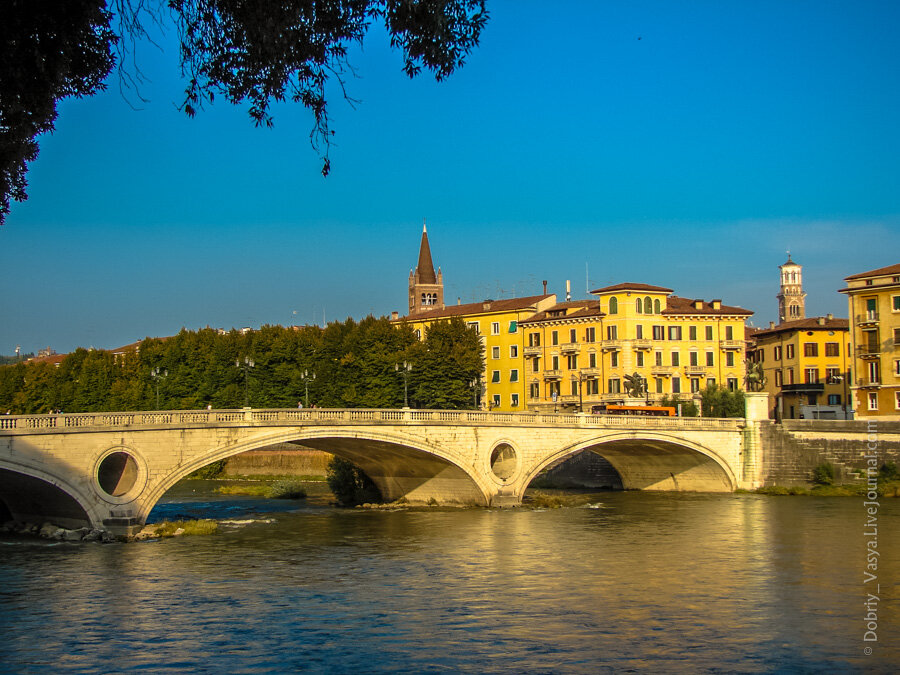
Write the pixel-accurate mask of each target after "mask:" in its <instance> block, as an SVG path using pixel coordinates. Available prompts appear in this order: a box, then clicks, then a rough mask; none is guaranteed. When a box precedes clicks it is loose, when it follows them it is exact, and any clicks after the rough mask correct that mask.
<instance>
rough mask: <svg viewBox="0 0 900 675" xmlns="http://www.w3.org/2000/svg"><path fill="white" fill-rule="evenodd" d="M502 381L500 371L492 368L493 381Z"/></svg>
mask: <svg viewBox="0 0 900 675" xmlns="http://www.w3.org/2000/svg"><path fill="white" fill-rule="evenodd" d="M499 381H500V371H499V370H492V371H491V382H499Z"/></svg>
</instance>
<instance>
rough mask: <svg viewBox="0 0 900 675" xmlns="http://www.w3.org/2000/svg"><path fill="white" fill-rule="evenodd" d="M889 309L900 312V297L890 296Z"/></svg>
mask: <svg viewBox="0 0 900 675" xmlns="http://www.w3.org/2000/svg"><path fill="white" fill-rule="evenodd" d="M891 309H892V310H893V311H895V312H900V295H893V296H891Z"/></svg>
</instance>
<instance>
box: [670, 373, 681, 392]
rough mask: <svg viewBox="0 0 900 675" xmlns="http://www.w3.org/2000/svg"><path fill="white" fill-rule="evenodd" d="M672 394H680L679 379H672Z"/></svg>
mask: <svg viewBox="0 0 900 675" xmlns="http://www.w3.org/2000/svg"><path fill="white" fill-rule="evenodd" d="M672 393H673V394H680V393H681V378H680V377H673V378H672Z"/></svg>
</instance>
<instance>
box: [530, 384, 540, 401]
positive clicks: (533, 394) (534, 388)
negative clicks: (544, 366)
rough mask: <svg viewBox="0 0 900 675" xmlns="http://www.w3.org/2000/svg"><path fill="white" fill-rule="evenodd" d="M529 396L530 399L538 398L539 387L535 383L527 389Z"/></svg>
mask: <svg viewBox="0 0 900 675" xmlns="http://www.w3.org/2000/svg"><path fill="white" fill-rule="evenodd" d="M529 395H530V397H531V398H540V397H541V385H539V384H538V383H537V382H532V383H531V387H530V388H529Z"/></svg>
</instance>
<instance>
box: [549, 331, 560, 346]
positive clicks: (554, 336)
mask: <svg viewBox="0 0 900 675" xmlns="http://www.w3.org/2000/svg"><path fill="white" fill-rule="evenodd" d="M550 344H551V345H553V346H556V345H558V344H559V331H557V330H555V331H553V332H552V333H550Z"/></svg>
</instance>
